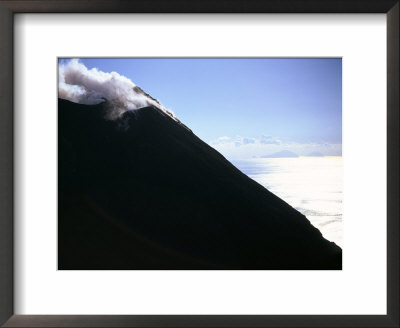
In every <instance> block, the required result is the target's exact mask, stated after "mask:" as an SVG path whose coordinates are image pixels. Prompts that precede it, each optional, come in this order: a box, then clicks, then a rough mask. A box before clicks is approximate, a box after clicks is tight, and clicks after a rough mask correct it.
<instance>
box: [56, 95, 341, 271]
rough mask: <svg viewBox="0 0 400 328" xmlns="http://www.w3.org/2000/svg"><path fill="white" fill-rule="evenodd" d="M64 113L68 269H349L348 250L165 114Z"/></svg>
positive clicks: (79, 108)
mask: <svg viewBox="0 0 400 328" xmlns="http://www.w3.org/2000/svg"><path fill="white" fill-rule="evenodd" d="M58 110H59V116H58V117H59V121H58V122H59V123H58V124H59V139H58V144H59V216H58V221H59V224H58V228H59V230H58V235H59V247H58V255H59V262H58V263H59V269H97V270H99V269H341V249H340V247H338V246H337V245H336V244H334V243H332V242H329V241H327V240H325V239H324V238H323V237H322V235H321V233H320V232H319V230H318V229H316V228H315V227H313V226H312V225H311V223H310V222H309V221H308V220H307V218H305V217H304V216H303V215H302V214H300V213H299V212H297V211H296V210H295V209H293V208H292V207H290V206H289V205H288V204H287V203H285V202H284V201H282V200H281V199H279V198H278V197H277V196H275V195H273V194H272V193H270V192H269V191H268V190H267V189H265V188H264V187H262V186H261V185H259V184H258V183H257V182H255V181H253V180H251V179H250V178H248V177H247V176H246V175H245V174H244V173H242V172H240V171H239V170H238V169H237V168H236V167H234V166H233V165H232V164H231V163H230V162H229V161H227V160H226V159H225V158H224V157H223V156H222V155H221V154H220V153H218V152H217V151H216V150H215V149H213V148H212V147H210V146H208V145H207V144H206V143H204V142H203V141H202V140H201V139H199V138H198V137H197V136H196V135H195V134H193V132H192V131H191V130H190V129H188V128H187V127H186V126H185V125H184V124H182V123H179V122H177V121H175V120H174V119H172V118H171V117H169V116H168V115H167V114H166V113H164V112H162V111H161V110H159V109H158V108H156V107H146V108H141V109H137V110H134V111H128V112H125V113H124V114H123V115H122V116H121V117H120V118H118V119H116V120H113V121H110V120H108V121H107V120H105V119H104V113H105V111H106V110H107V109H106V105H105V104H99V105H91V106H89V105H80V104H76V103H72V102H69V101H67V100H62V99H60V100H59V108H58Z"/></svg>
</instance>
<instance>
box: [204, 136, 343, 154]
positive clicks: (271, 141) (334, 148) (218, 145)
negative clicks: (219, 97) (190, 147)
mask: <svg viewBox="0 0 400 328" xmlns="http://www.w3.org/2000/svg"><path fill="white" fill-rule="evenodd" d="M209 144H210V146H212V147H213V148H215V149H216V150H218V151H219V152H220V153H221V154H223V155H224V156H225V157H226V158H228V159H247V158H253V157H262V156H265V155H270V154H273V153H277V152H280V151H283V150H289V151H291V152H293V153H295V154H297V155H299V156H307V155H308V154H310V153H321V154H322V155H325V156H341V155H342V144H332V143H325V142H319V143H318V142H310V143H297V142H288V141H282V140H280V139H278V138H275V137H272V136H267V135H262V136H260V137H259V138H250V137H242V136H236V137H228V136H223V137H219V138H218V139H216V140H212V141H211V142H209Z"/></svg>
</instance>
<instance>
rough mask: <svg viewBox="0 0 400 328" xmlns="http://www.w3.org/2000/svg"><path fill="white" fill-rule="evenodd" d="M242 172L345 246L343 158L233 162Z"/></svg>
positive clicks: (329, 237)
mask: <svg viewBox="0 0 400 328" xmlns="http://www.w3.org/2000/svg"><path fill="white" fill-rule="evenodd" d="M231 162H232V164H234V165H235V166H236V167H237V168H238V169H239V170H241V171H242V172H243V173H245V174H246V175H247V176H249V177H250V178H251V179H253V180H255V181H256V182H258V183H259V184H261V185H262V186H264V187H265V188H267V189H268V190H269V191H271V192H272V193H274V194H275V195H277V196H278V197H279V198H281V199H283V200H284V201H285V202H286V203H288V204H289V205H291V206H292V207H294V208H295V209H296V210H298V211H299V212H301V213H302V214H304V215H305V216H306V217H307V219H308V220H309V221H310V222H311V224H313V225H314V226H315V227H316V228H318V229H319V230H320V231H321V233H322V235H323V236H324V237H325V238H326V239H328V240H330V241H333V242H335V243H336V244H337V245H338V246H340V247H343V243H342V197H343V190H342V189H343V183H342V176H343V173H342V157H339V156H324V157H296V158H252V159H246V160H231Z"/></svg>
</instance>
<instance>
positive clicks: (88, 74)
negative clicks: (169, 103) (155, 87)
mask: <svg viewBox="0 0 400 328" xmlns="http://www.w3.org/2000/svg"><path fill="white" fill-rule="evenodd" d="M58 78H59V81H58V97H59V98H62V99H67V100H70V101H73V102H76V103H80V104H87V105H94V104H99V103H101V102H103V101H104V100H107V101H109V102H110V103H111V104H112V106H111V111H110V113H109V118H110V119H115V118H118V117H119V116H120V115H121V114H123V113H124V112H125V111H127V110H133V109H138V108H142V107H146V106H151V105H152V106H155V107H157V108H159V109H161V110H163V111H164V112H166V113H168V114H169V115H170V116H172V117H174V118H175V116H174V114H173V113H172V112H171V111H169V110H167V109H166V108H165V107H163V106H162V105H161V104H160V103H159V101H158V100H157V99H154V98H152V97H151V96H150V95H148V94H147V93H145V92H144V91H143V90H142V89H141V88H140V87H138V86H137V85H136V84H135V83H133V82H132V81H131V80H130V79H128V78H127V77H125V76H122V75H120V74H118V73H117V72H111V73H105V72H102V71H100V70H98V69H97V68H92V69H90V70H89V69H87V67H86V66H85V65H84V64H83V63H81V62H80V61H79V60H78V59H71V60H69V61H68V62H66V63H61V64H60V65H59V77H58Z"/></svg>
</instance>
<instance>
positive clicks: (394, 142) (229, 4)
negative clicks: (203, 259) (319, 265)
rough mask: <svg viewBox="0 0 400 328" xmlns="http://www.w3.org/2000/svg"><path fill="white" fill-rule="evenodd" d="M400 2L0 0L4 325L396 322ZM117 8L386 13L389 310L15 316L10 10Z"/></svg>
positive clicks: (0, 303) (0, 315)
mask: <svg viewBox="0 0 400 328" xmlns="http://www.w3.org/2000/svg"><path fill="white" fill-rule="evenodd" d="M399 8H400V5H399V0H202V1H199V0H198V1H185V0H169V1H166V0H92V1H88V0H79V1H78V0H59V1H55V0H25V1H20V0H2V1H0V67H1V74H0V324H2V325H3V326H4V327H399V202H398V199H399V149H400V145H399V92H398V90H399V27H400V26H399ZM121 12H123V13H385V14H386V16H387V315H288V316H286V315H249V316H244V315H235V316H233V315H212V316H208V315H204V316H203V315H193V316H190V315H117V316H114V315H93V316H91V315H14V310H13V308H14V307H13V302H14V298H13V290H14V288H13V283H14V279H13V277H14V271H13V207H14V204H13V192H14V189H13V183H14V179H13V173H14V169H13V168H14V162H13V154H14V146H13V131H14V129H13V124H14V121H13V28H14V24H13V17H14V14H16V13H121ZM366 288H368V286H366Z"/></svg>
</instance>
